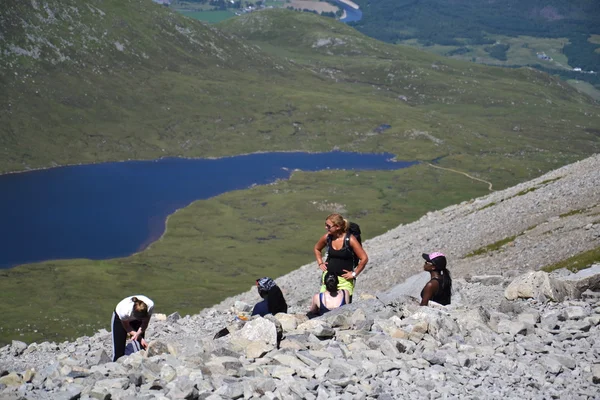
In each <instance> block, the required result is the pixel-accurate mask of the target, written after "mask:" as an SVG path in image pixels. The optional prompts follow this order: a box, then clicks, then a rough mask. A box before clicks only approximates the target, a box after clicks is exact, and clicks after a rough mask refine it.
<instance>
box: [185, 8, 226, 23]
mask: <svg viewBox="0 0 600 400" xmlns="http://www.w3.org/2000/svg"><path fill="white" fill-rule="evenodd" d="M179 12H180V13H181V14H183V15H185V16H186V17H189V18H193V19H197V20H198V21H204V22H210V23H212V24H214V23H217V22H221V21H225V20H226V19H229V18H232V17H235V13H234V12H232V11H179Z"/></svg>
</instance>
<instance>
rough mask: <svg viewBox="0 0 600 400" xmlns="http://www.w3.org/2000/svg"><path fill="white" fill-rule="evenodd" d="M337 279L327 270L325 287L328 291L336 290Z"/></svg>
mask: <svg viewBox="0 0 600 400" xmlns="http://www.w3.org/2000/svg"><path fill="white" fill-rule="evenodd" d="M338 284H339V279H338V277H337V275H336V274H333V273H331V272H327V273H326V274H325V288H326V289H327V291H328V292H330V293H332V292H333V293H335V292H337V290H338Z"/></svg>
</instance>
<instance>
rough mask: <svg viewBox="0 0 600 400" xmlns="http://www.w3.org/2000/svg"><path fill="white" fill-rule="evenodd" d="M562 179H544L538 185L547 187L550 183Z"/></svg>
mask: <svg viewBox="0 0 600 400" xmlns="http://www.w3.org/2000/svg"><path fill="white" fill-rule="evenodd" d="M561 178H562V177H561V176H559V177H556V178H552V179H546V180H543V181H541V182H540V185H547V184H548V183H552V182H556V181H557V180H559V179H561Z"/></svg>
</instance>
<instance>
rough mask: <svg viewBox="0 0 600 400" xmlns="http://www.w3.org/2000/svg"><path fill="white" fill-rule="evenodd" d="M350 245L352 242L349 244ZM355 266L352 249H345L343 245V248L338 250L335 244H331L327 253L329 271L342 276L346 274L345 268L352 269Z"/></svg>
mask: <svg viewBox="0 0 600 400" xmlns="http://www.w3.org/2000/svg"><path fill="white" fill-rule="evenodd" d="M348 245H350V244H348ZM353 267H354V259H353V256H352V251H350V250H349V249H345V248H344V246H342V249H341V250H336V249H334V248H333V246H329V253H328V255H327V271H329V272H331V273H333V274H336V275H337V276H340V275H342V274H344V270H346V271H352V270H353Z"/></svg>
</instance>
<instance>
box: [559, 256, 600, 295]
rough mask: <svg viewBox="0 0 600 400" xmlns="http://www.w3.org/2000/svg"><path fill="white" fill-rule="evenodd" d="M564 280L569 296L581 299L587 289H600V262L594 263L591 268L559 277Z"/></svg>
mask: <svg viewBox="0 0 600 400" xmlns="http://www.w3.org/2000/svg"><path fill="white" fill-rule="evenodd" d="M557 279H558V280H559V281H562V282H564V284H565V286H566V288H567V291H568V292H569V296H571V297H572V298H574V299H579V298H580V297H581V294H582V293H583V292H585V291H586V290H588V289H589V290H591V291H592V292H599V291H600V264H594V265H592V266H591V267H590V268H586V269H582V270H580V271H577V273H574V274H568V275H563V276H560V277H558V278H557Z"/></svg>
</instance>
